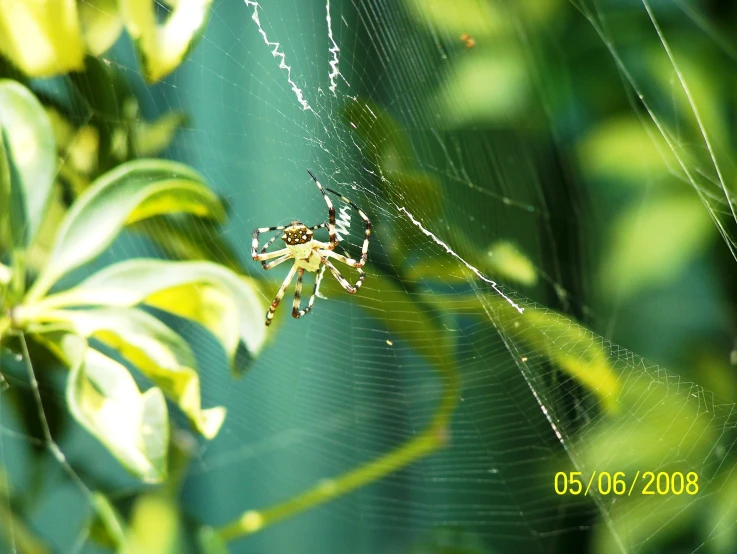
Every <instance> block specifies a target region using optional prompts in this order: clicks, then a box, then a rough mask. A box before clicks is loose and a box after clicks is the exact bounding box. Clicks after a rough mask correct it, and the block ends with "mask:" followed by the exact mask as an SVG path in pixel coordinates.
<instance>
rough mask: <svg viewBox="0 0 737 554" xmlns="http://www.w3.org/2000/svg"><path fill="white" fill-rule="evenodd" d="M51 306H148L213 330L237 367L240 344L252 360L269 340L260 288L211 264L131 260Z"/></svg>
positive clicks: (105, 271)
mask: <svg viewBox="0 0 737 554" xmlns="http://www.w3.org/2000/svg"><path fill="white" fill-rule="evenodd" d="M47 300H48V303H49V304H50V305H54V306H57V307H58V306H73V305H77V306H79V305H98V306H118V307H129V306H135V305H137V304H141V303H146V304H148V305H150V306H154V307H156V308H158V309H160V310H164V311H167V312H169V313H172V314H175V315H179V316H181V317H185V318H189V319H192V320H193V321H195V322H197V323H199V324H200V325H202V326H203V327H205V328H206V329H208V330H209V331H210V332H212V333H213V335H215V336H216V337H217V338H218V340H219V341H220V342H221V344H222V345H223V347H224V348H225V350H226V351H227V352H228V355H229V356H230V358H231V361H232V360H233V358H234V356H235V353H236V347H237V346H238V342H239V339H240V341H243V343H244V344H245V346H246V348H247V349H248V351H249V352H250V353H251V354H257V353H258V352H260V350H261V348H262V346H263V344H264V341H265V340H266V328H265V325H264V320H263V318H264V314H265V313H266V309H267V303H266V302H265V301H264V299H263V298H262V296H261V295H260V294H259V293H258V289H257V287H256V286H255V285H254V284H253V282H252V281H251V280H250V279H247V278H245V277H240V276H238V275H236V274H235V273H233V272H232V271H230V270H228V269H226V268H224V267H222V266H219V265H217V264H214V263H211V262H172V261H164V260H151V259H135V260H128V261H125V262H121V263H117V264H114V265H112V266H110V267H107V268H105V269H103V270H101V271H99V272H98V273H96V274H95V275H93V276H91V277H89V278H88V279H87V280H85V281H84V282H82V283H81V284H80V285H78V286H77V287H75V288H73V289H70V290H68V291H66V292H63V293H60V294H58V295H56V296H50V297H49V298H48V299H47Z"/></svg>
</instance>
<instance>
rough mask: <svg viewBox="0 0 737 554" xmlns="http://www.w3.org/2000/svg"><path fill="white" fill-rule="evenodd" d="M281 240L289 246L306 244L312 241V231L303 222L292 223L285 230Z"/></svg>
mask: <svg viewBox="0 0 737 554" xmlns="http://www.w3.org/2000/svg"><path fill="white" fill-rule="evenodd" d="M281 239H282V240H283V241H284V242H285V243H287V246H295V245H297V244H305V243H308V242H310V241H311V240H312V231H311V230H310V229H308V228H307V226H306V225H303V224H302V223H301V222H299V221H292V224H291V225H290V226H289V227H287V228H286V229H284V234H283V235H282V237H281Z"/></svg>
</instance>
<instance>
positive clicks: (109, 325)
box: [55, 301, 225, 439]
mask: <svg viewBox="0 0 737 554" xmlns="http://www.w3.org/2000/svg"><path fill="white" fill-rule="evenodd" d="M184 303H185V304H186V303H187V302H186V301H184ZM55 315H56V319H58V320H60V321H62V322H64V321H66V322H69V323H71V324H72V325H73V326H74V330H75V332H76V333H78V334H80V335H82V336H84V337H87V338H91V337H94V338H95V339H97V340H99V341H100V342H102V343H104V344H106V345H107V346H110V347H111V348H114V349H115V350H116V351H117V352H119V353H120V354H121V355H122V356H123V357H125V358H126V359H127V360H128V361H130V362H131V363H132V364H133V365H134V366H135V367H137V368H138V369H139V370H140V371H141V372H142V373H143V374H144V375H146V376H147V377H148V378H149V379H151V380H152V381H153V382H154V384H155V385H157V386H158V387H159V388H160V389H161V390H162V391H163V392H164V394H165V395H166V396H167V397H169V398H170V399H171V400H172V401H173V402H174V403H175V404H176V405H177V406H179V408H180V409H181V410H182V411H183V412H184V413H185V414H186V415H187V417H188V418H189V419H190V421H191V422H192V424H193V425H194V426H195V428H197V430H198V431H199V432H200V433H202V435H204V436H205V437H206V438H208V439H211V438H213V437H214V436H215V435H217V433H218V431H219V430H220V426H221V425H222V423H223V421H224V419H225V408H222V407H217V408H211V409H209V410H203V409H202V407H201V403H200V378H199V375H198V374H197V371H196V363H195V358H194V355H193V354H192V352H191V350H190V348H189V346H188V344H187V342H186V341H185V340H184V339H183V338H182V337H181V336H179V335H178V334H177V333H175V332H174V331H173V330H172V329H170V328H169V327H168V326H166V325H165V324H164V323H162V322H161V321H159V320H158V319H156V318H155V317H153V316H152V315H149V314H147V313H146V312H143V311H141V310H137V309H97V310H74V311H71V310H70V311H64V312H56V314H55Z"/></svg>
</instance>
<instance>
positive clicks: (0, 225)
mask: <svg viewBox="0 0 737 554" xmlns="http://www.w3.org/2000/svg"><path fill="white" fill-rule="evenodd" d="M12 190H13V189H12V182H11V174H10V160H8V153H7V151H6V149H5V132H4V130H3V127H2V124H1V122H0V249H2V250H4V249H6V248H8V247H9V246H10V244H11V237H10V235H9V233H10V219H11V217H13V216H12V215H11V205H10V198H11V194H12Z"/></svg>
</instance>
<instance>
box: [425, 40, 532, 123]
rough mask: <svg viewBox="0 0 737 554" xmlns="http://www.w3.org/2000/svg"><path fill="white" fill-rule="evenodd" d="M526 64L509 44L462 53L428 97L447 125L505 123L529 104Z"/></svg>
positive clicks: (519, 113)
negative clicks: (486, 50) (483, 52)
mask: <svg viewBox="0 0 737 554" xmlns="http://www.w3.org/2000/svg"><path fill="white" fill-rule="evenodd" d="M526 68H527V65H526V64H525V59H524V56H523V55H522V53H520V52H519V51H518V50H516V49H514V48H512V47H511V45H510V46H507V47H506V48H502V47H498V48H495V49H494V50H491V51H490V52H488V53H487V54H484V55H472V56H463V59H462V60H460V61H458V62H457V63H455V64H454V65H453V70H452V71H451V72H449V73H448V74H447V75H446V78H445V82H444V83H443V84H441V86H440V87H439V88H438V90H437V91H436V92H435V94H434V95H433V96H432V97H431V100H430V102H431V105H432V108H431V109H432V110H433V112H437V113H439V114H441V117H442V119H443V123H444V124H445V125H446V126H448V127H459V126H463V125H473V126H474V127H478V126H482V125H484V124H487V125H508V124H509V122H510V121H513V120H514V119H515V118H517V117H519V116H521V115H523V114H524V111H525V110H526V109H527V106H528V98H529V96H530V92H531V87H530V83H529V79H530V78H529V75H528V70H527V69H526ZM459 98H462V99H463V101H460V102H459V101H458V99H459Z"/></svg>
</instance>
